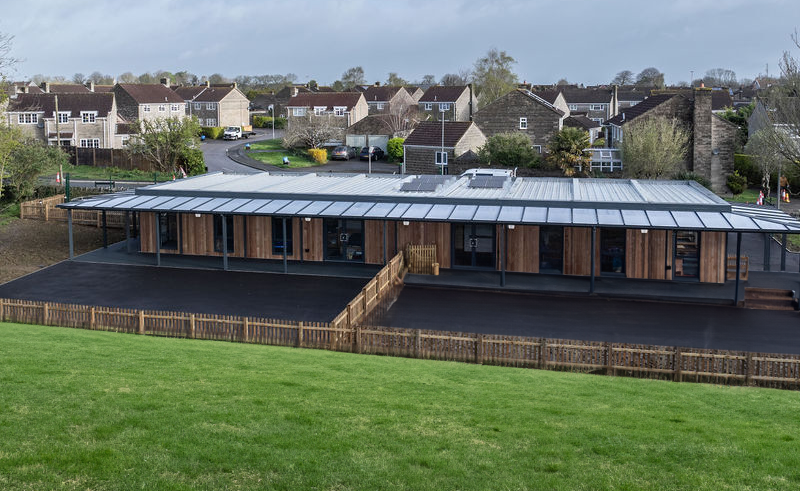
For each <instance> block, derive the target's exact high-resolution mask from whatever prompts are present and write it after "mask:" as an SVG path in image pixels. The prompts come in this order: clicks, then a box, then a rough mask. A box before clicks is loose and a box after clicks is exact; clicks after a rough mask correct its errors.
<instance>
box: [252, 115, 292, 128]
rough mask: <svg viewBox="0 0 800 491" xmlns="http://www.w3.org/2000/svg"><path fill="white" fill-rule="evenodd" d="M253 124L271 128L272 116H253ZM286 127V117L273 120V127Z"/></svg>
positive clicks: (257, 126)
mask: <svg viewBox="0 0 800 491" xmlns="http://www.w3.org/2000/svg"><path fill="white" fill-rule="evenodd" d="M253 126H255V127H256V128H272V116H259V115H254V116H253ZM283 128H286V118H277V119H276V120H275V129H276V130H281V129H283Z"/></svg>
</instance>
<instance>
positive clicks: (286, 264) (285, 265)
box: [281, 217, 289, 274]
mask: <svg viewBox="0 0 800 491" xmlns="http://www.w3.org/2000/svg"><path fill="white" fill-rule="evenodd" d="M281 226H282V228H283V273H284V274H286V273H288V272H289V260H288V258H287V256H286V217H284V218H282V219H281Z"/></svg>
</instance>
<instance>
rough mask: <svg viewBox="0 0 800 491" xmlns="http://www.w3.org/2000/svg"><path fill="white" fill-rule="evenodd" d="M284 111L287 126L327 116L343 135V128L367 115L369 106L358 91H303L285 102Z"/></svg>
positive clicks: (290, 126)
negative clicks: (285, 112)
mask: <svg viewBox="0 0 800 491" xmlns="http://www.w3.org/2000/svg"><path fill="white" fill-rule="evenodd" d="M286 111H287V114H288V116H287V126H288V128H292V127H293V126H294V125H298V124H305V122H306V121H310V120H312V118H327V119H328V121H329V122H330V123H331V124H332V125H334V126H336V127H339V128H341V129H342V135H344V130H345V128H347V127H348V126H351V125H353V124H355V123H356V122H358V121H361V120H362V119H363V118H365V117H366V116H367V114H368V112H369V107H368V106H367V101H366V99H364V94H362V93H360V92H316V93H314V92H303V93H298V94H297V95H296V96H294V97H292V98H291V99H290V100H289V102H287V103H286Z"/></svg>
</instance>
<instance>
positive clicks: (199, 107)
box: [174, 83, 250, 127]
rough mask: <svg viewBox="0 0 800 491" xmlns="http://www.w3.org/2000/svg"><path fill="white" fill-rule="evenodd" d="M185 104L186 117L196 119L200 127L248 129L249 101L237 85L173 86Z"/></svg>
mask: <svg viewBox="0 0 800 491" xmlns="http://www.w3.org/2000/svg"><path fill="white" fill-rule="evenodd" d="M174 90H175V92H176V93H177V94H178V95H179V96H180V97H181V98H182V99H183V100H184V101H185V102H186V115H187V116H195V117H196V118H197V120H198V122H199V123H200V126H222V127H225V126H247V125H249V124H250V110H249V106H250V100H249V99H247V97H245V95H244V94H243V93H242V91H241V90H239V88H238V87H237V86H236V84H235V83H234V84H225V85H210V84H208V83H206V84H205V85H195V86H185V87H176V88H175V89H174Z"/></svg>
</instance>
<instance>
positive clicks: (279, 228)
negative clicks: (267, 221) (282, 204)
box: [271, 217, 294, 257]
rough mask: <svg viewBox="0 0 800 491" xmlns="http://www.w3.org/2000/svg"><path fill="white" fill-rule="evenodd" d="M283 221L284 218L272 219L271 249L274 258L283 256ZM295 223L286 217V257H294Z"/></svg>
mask: <svg viewBox="0 0 800 491" xmlns="http://www.w3.org/2000/svg"><path fill="white" fill-rule="evenodd" d="M283 219H284V217H272V220H271V221H272V240H271V248H272V255H273V256H283V244H282V243H280V242H282V239H283ZM293 223H294V220H292V218H291V217H286V256H287V257H289V256H294V242H293V240H292V237H294V235H293V231H294V229H293Z"/></svg>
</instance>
